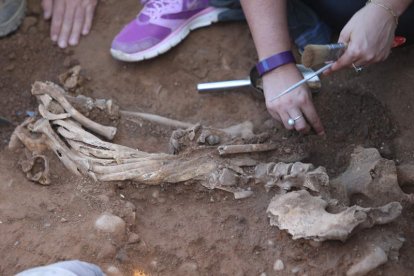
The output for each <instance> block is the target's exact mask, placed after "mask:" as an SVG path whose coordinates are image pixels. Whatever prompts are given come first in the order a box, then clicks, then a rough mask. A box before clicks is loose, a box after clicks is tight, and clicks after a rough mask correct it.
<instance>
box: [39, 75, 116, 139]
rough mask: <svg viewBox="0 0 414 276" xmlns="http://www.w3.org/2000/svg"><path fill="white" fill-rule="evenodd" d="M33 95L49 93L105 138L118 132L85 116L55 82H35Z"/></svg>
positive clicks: (84, 123) (89, 127)
mask: <svg viewBox="0 0 414 276" xmlns="http://www.w3.org/2000/svg"><path fill="white" fill-rule="evenodd" d="M32 94H33V95H36V96H37V95H43V94H47V95H49V96H51V97H52V98H53V99H54V100H55V101H57V102H58V103H59V104H60V105H61V106H62V107H63V108H64V109H65V111H66V112H67V113H69V114H70V115H71V116H72V117H73V118H74V119H75V120H76V121H78V122H79V123H81V124H82V125H83V126H84V127H86V128H88V129H90V130H92V131H94V132H95V133H98V134H100V135H102V136H104V137H105V138H107V139H109V140H112V139H113V138H114V136H115V134H116V128H114V127H110V126H104V125H101V124H98V123H96V122H94V121H92V120H90V119H89V118H87V117H85V116H83V115H82V114H81V113H80V112H79V111H77V110H76V109H75V108H73V107H72V105H71V104H70V103H69V102H68V101H67V99H66V98H65V96H64V91H63V89H62V88H60V87H59V86H57V85H55V84H53V83H44V82H39V81H37V82H35V83H34V84H33V87H32Z"/></svg>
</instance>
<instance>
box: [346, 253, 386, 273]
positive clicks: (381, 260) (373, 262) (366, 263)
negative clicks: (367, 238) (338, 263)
mask: <svg viewBox="0 0 414 276" xmlns="http://www.w3.org/2000/svg"><path fill="white" fill-rule="evenodd" d="M387 261H388V257H387V254H386V253H385V252H384V250H383V249H382V248H381V247H379V246H375V247H374V248H373V250H372V252H370V253H369V254H368V255H366V256H365V257H364V258H363V259H362V260H360V261H359V262H358V263H356V264H354V265H353V266H351V268H349V269H348V271H347V272H346V275H347V276H363V275H365V274H367V273H369V272H370V271H371V270H373V269H375V268H377V267H379V266H380V265H382V264H385V263H386V262H387Z"/></svg>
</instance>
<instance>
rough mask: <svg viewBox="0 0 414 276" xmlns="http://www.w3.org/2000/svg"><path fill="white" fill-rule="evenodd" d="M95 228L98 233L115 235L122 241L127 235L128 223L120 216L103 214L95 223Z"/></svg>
mask: <svg viewBox="0 0 414 276" xmlns="http://www.w3.org/2000/svg"><path fill="white" fill-rule="evenodd" d="M95 228H96V229H97V230H98V231H101V232H104V233H109V234H113V235H114V236H115V237H116V238H120V239H122V237H123V236H124V235H125V229H126V223H125V221H124V220H123V219H121V218H120V217H118V216H115V215H112V214H109V213H103V214H102V215H100V216H99V218H98V219H97V220H96V221H95Z"/></svg>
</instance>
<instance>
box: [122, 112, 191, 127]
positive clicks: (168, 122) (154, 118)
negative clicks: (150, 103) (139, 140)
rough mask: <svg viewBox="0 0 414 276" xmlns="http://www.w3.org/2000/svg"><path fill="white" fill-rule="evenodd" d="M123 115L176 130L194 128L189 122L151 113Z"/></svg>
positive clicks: (125, 113)
mask: <svg viewBox="0 0 414 276" xmlns="http://www.w3.org/2000/svg"><path fill="white" fill-rule="evenodd" d="M120 113H121V115H123V116H125V117H132V118H140V119H144V120H147V121H150V122H153V123H157V124H160V125H164V126H169V127H174V128H184V129H186V128H190V127H192V126H194V124H191V123H187V122H181V121H177V120H174V119H170V118H166V117H162V116H159V115H156V114H150V113H143V112H133V111H125V110H121V111H120Z"/></svg>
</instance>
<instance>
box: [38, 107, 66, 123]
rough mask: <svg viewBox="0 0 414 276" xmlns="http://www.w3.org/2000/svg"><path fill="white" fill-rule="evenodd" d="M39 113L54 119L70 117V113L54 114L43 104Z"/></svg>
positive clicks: (50, 119)
mask: <svg viewBox="0 0 414 276" xmlns="http://www.w3.org/2000/svg"><path fill="white" fill-rule="evenodd" d="M39 113H40V115H42V117H43V118H45V119H47V120H49V121H52V120H62V119H66V118H69V117H70V114H68V113H61V114H54V113H52V112H49V110H47V108H46V107H45V106H44V105H43V104H39Z"/></svg>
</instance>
